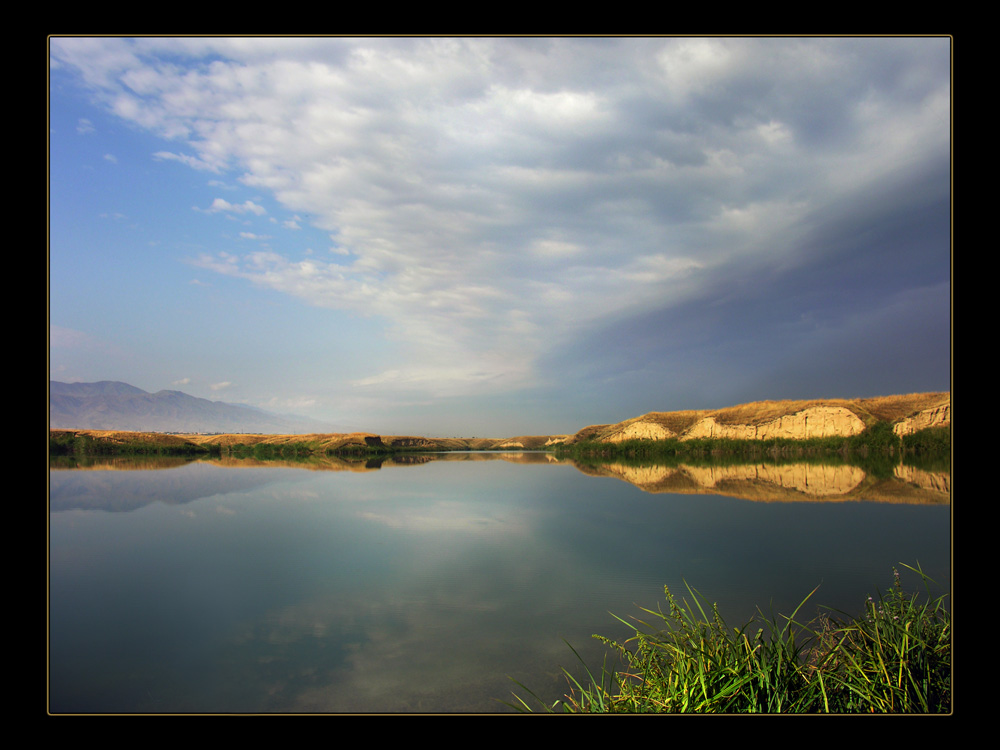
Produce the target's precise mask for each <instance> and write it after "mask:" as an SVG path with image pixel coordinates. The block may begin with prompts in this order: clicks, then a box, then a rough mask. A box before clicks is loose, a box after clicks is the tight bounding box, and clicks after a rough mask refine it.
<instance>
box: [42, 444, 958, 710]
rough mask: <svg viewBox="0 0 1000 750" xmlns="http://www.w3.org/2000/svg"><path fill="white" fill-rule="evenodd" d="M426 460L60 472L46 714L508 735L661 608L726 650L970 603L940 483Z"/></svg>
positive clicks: (119, 465) (848, 475)
mask: <svg viewBox="0 0 1000 750" xmlns="http://www.w3.org/2000/svg"><path fill="white" fill-rule="evenodd" d="M430 458H431V457H429V456H425V457H417V458H415V459H411V460H412V461H413V463H411V464H406V463H396V462H393V461H391V460H390V461H386V462H385V463H383V464H381V466H380V467H379V465H378V464H376V463H372V464H367V465H366V464H365V463H360V464H353V465H352V464H347V463H344V462H339V461H335V460H326V461H317V462H314V463H307V464H301V465H288V464H281V463H277V462H274V463H266V464H261V463H257V462H253V461H245V462H240V461H228V462H227V461H217V462H208V461H205V462H202V461H198V462H184V461H173V462H154V461H146V462H144V463H143V462H139V463H137V462H128V461H124V460H122V461H111V460H109V461H105V462H103V463H96V464H93V465H91V466H88V467H85V468H63V465H60V464H53V466H52V469H51V470H50V475H49V476H50V488H49V497H50V527H49V541H50V552H49V602H50V604H49V615H50V625H49V706H50V711H51V712H53V713H120V712H142V713H160V712H171V713H175V712H181V713H232V712H236V713H269V712H280V713H299V712H337V713H340V712H350V713H357V712H477V713H478V712H498V711H510V710H512V709H510V708H508V707H507V706H505V705H504V704H503V703H501V701H512V700H513V699H512V696H511V693H512V691H516V692H518V693H519V694H521V695H524V696H525V698H526V699H527V697H528V696H527V694H526V693H524V692H523V691H521V690H520V689H519V688H518V687H517V685H515V684H514V682H512V680H511V679H510V678H513V679H516V680H518V681H519V682H521V683H523V684H524V685H526V686H528V687H530V688H531V689H532V690H533V691H535V692H536V693H537V694H538V695H539V696H540V697H542V698H545V699H546V700H547V701H548V702H549V703H551V702H552V701H554V700H555V699H556V698H559V697H561V696H562V695H563V694H564V693H565V692H567V690H568V687H567V684H566V680H565V677H564V676H563V675H562V673H561V667H566V668H567V669H569V670H571V671H574V672H575V673H577V674H579V672H580V670H579V663H578V662H577V659H576V657H575V656H574V654H573V652H572V651H571V650H570V648H569V647H568V646H567V644H566V642H564V640H563V639H565V641H568V642H569V643H570V644H572V645H573V647H574V648H576V649H577V651H578V652H579V653H580V655H581V656H582V657H583V658H584V659H585V660H586V661H587V663H588V664H589V665H590V666H591V667H592V668H593V669H595V671H596V669H598V668H599V667H600V664H601V660H602V657H603V654H604V650H603V647H602V646H601V645H600V644H599V643H598V642H596V641H595V640H594V639H592V638H591V635H592V634H593V633H601V634H604V635H607V636H609V637H614V638H625V637H627V629H626V628H625V627H624V626H623V625H621V624H620V623H618V622H617V621H616V620H615V619H614V618H613V617H612V616H611V614H609V612H613V613H615V614H617V615H620V616H622V617H626V618H627V617H628V616H630V615H636V616H639V615H641V614H642V613H641V612H639V610H638V607H639V606H642V607H649V608H652V609H655V608H656V607H657V606H658V605H660V604H664V605H665V600H664V596H663V587H664V585H667V586H669V587H670V588H671V590H672V591H673V592H675V593H676V594H678V595H681V594H684V595H685V596H686V595H687V592H686V591H685V589H684V581H687V582H688V583H690V584H691V585H692V586H693V587H695V588H697V589H698V590H699V591H701V592H702V593H703V594H705V596H706V597H708V599H709V600H710V601H714V602H718V604H719V609H720V611H721V613H722V615H723V616H724V617H725V618H726V620H727V622H728V623H729V624H730V625H742V624H743V623H744V622H745V621H746V620H747V619H749V618H750V617H751V616H752V615H753V614H754V612H755V608H756V607H757V606H758V605H759V606H760V607H762V608H763V609H764V610H765V613H768V612H770V611H771V610H772V609H773V611H774V612H775V613H785V614H791V612H792V610H794V609H795V607H796V606H797V605H798V603H799V602H800V601H801V600H802V599H803V598H804V597H805V596H806V595H807V594H809V592H810V591H812V590H813V589H814V588H815V587H816V586H819V590H818V591H817V592H816V594H815V595H814V597H813V599H811V600H810V601H811V602H815V603H816V605H819V604H824V605H828V606H830V607H834V608H837V609H841V610H844V611H848V612H851V613H857V612H858V611H860V609H861V606H862V603H863V601H864V599H865V598H866V597H867V596H868V595H869V594H875V593H876V590H877V589H881V590H883V591H884V590H887V589H888V588H889V587H890V586H891V584H892V580H893V575H892V569H893V567H894V566H896V567H899V563H900V562H903V563H908V564H910V565H916V563H917V562H918V561H919V563H920V565H921V566H922V568H923V569H924V571H925V572H926V573H927V574H928V575H930V576H931V577H932V578H934V579H935V580H936V581H938V583H940V584H941V589H938V590H935V593H941V591H942V590H946V589H947V588H948V586H949V579H950V574H951V570H950V538H951V534H950V523H951V504H950V494H949V479H950V475H948V474H947V473H944V472H938V473H935V472H926V471H924V472H919V471H915V470H907V469H904V468H899V469H897V470H896V472H895V475H894V476H893V477H890V478H889V479H885V478H883V479H881V480H879V481H877V482H876V481H873V480H872V479H871V477H866V475H865V472H864V471H862V470H860V469H857V468H856V467H849V466H827V467H824V466H817V465H805V464H790V465H787V466H784V467H773V466H771V467H769V466H764V465H760V466H752V465H747V466H743V467H732V466H719V467H704V466H702V467H685V468H683V469H678V468H677V467H673V468H670V469H668V468H666V467H655V466H651V467H634V466H631V467H630V466H623V465H610V466H606V467H597V468H586V467H580V468H578V467H577V466H576V465H575V464H573V463H572V462H569V461H562V462H560V461H555V460H553V459H552V458H551V457H549V456H547V455H545V454H530V453H529V454H482V453H477V454H440V455H438V456H437V457H436V459H437V460H428V459H430ZM899 570H900V573H901V574H902V575H903V581H904V584H906V585H907V586H912V587H914V588H918V587H920V585H921V584H920V583H919V579H918V577H917V576H916V575H915V574H912V573H910V572H909V571H907V570H905V569H904V568H901V567H899ZM806 609H808V610H809V613H810V614H809V618H811V617H812V616H815V615H816V613H817V611H816V606H811V605H808V604H807V606H806ZM804 611H805V610H804ZM800 616H801V615H800ZM809 618H807V619H809Z"/></svg>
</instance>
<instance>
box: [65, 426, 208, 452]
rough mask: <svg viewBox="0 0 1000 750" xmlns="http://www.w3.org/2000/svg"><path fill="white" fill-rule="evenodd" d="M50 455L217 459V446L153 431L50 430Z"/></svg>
mask: <svg viewBox="0 0 1000 750" xmlns="http://www.w3.org/2000/svg"><path fill="white" fill-rule="evenodd" d="M49 455H50V456H219V455H221V450H220V448H219V446H213V445H199V444H197V443H193V442H191V441H190V440H185V439H184V438H181V437H178V436H176V435H163V434H159V433H155V432H149V433H146V432H128V433H121V432H107V433H97V432H90V431H78V430H49Z"/></svg>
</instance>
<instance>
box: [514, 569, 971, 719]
mask: <svg viewBox="0 0 1000 750" xmlns="http://www.w3.org/2000/svg"><path fill="white" fill-rule="evenodd" d="M904 567H906V568H909V569H910V570H913V571H914V572H916V573H918V574H919V575H920V576H921V578H922V579H923V581H924V583H925V588H927V593H926V596H921V595H919V594H909V593H906V592H904V591H903V589H902V587H901V586H900V583H899V574H898V572H897V571H896V570H895V569H894V570H893V573H894V575H895V581H894V585H893V588H892V589H891V590H890V591H889V593H888V594H885V595H883V594H881V593H880V594H878V596H876V597H869V598H868V600H867V601H866V602H865V607H864V614H862V615H860V616H858V617H849V616H844V615H843V613H836V614H834V615H830V614H826V613H822V614H820V615H819V617H817V618H816V619H815V620H813V621H812V622H809V623H800V622H799V621H798V620H797V619H796V618H797V617H798V615H799V612H800V611H801V610H802V608H803V606H804V605H805V604H806V602H807V601H808V600H809V599H810V598H811V597H812V596H813V594H815V593H816V590H815V589H814V590H813V591H812V592H811V593H810V594H809V596H807V597H806V598H805V599H803V601H802V602H801V603H800V604H799V606H798V607H796V609H795V611H794V612H792V614H791V615H789V616H787V617H786V616H781V617H771V618H765V617H764V616H763V614H760V613H759V614H758V616H757V617H754V618H753V619H751V620H750V621H749V622H748V623H747V624H746V625H744V626H743V627H742V628H731V627H729V626H727V625H726V623H725V621H724V620H723V619H722V616H721V615H720V614H719V611H718V609H717V608H716V607H715V605H714V604H713V605H710V604H709V603H708V600H707V599H706V598H705V597H704V596H703V595H702V594H700V593H699V592H698V591H697V590H695V589H693V588H691V587H690V586H687V584H685V586H686V587H687V591H688V594H689V595H690V601H689V600H687V599H682V600H680V601H678V600H677V598H676V597H675V596H674V595H673V593H671V591H670V590H669V588H666V587H664V592H665V594H666V598H667V603H668V604H669V608H668V611H666V612H664V611H662V610H660V609H658V610H656V611H654V610H649V609H645V608H643V609H642V611H643V612H644V613H646V615H649V616H650V617H649V618H648V619H649V620H650V621H649V622H645V621H643V620H639V619H638V618H636V623H637V624H632V623H630V622H626V621H625V620H622V619H621V618H619V617H617V616H615V617H616V619H618V620H619V621H620V622H622V623H625V624H626V625H628V626H629V628H631V629H632V631H633V632H634V635H633V636H632V637H630V638H628V639H627V640H626V641H624V642H622V643H618V642H616V641H614V640H611V639H609V638H605V637H604V636H600V635H595V636H594V637H595V638H597V639H598V640H600V641H601V642H602V643H604V644H605V645H606V646H608V647H609V649H610V650H611V652H612V653H614V654H615V655H616V656H617V657H618V659H619V661H620V667H619V668H617V669H614V668H608V666H607V661H605V665H604V667H603V668H602V669H601V674H600V675H599V676H595V675H594V674H593V673H592V672H591V671H590V669H589V668H587V667H586V664H583V667H584V671H585V672H586V677H585V679H584V680H583V681H582V682H581V681H580V680H579V679H578V678H576V677H574V676H573V675H572V674H571V673H570V672H568V671H566V670H564V671H565V672H566V676H567V681H568V684H569V688H570V691H569V693H568V694H567V695H566V696H565V697H564V699H561V700H558V701H556V702H555V703H553V704H551V705H548V704H546V703H544V702H542V701H541V700H540V699H539V698H538V697H537V696H536V695H535V694H534V693H532V692H531V691H530V690H528V691H527V692H528V694H529V695H530V696H531V698H532V699H534V701H535V702H537V703H538V704H540V707H541V710H542V711H545V712H548V713H552V712H555V711H564V712H568V713H722V714H739V713H894V714H898V713H903V714H911V713H948V712H949V711H950V710H951V614H950V612H949V610H948V609H947V607H946V606H945V603H944V600H945V598H946V597H945V596H940V597H937V598H932V597H931V595H930V591H929V587H927V586H926V584H927V583H933V581H931V580H930V579H929V578H928V577H927V576H926V575H924V573H923V571H921V570H920V569H919V566H918V567H917V568H911V567H910V566H908V565H906V566H904ZM567 645H568V644H567ZM570 648H571V649H572V646H571V647H570ZM573 653H574V654H576V651H575V649H574V650H573ZM577 658H578V659H579V655H577ZM581 664H582V660H581ZM518 684H519V685H520V683H518ZM520 687H522V688H523V689H525V690H527V688H524V686H523V685H520ZM515 699H516V700H517V703H516V704H510V703H508V704H507V705H509V706H511V707H513V708H516V709H518V710H520V711H532V710H533V709H532V706H531V705H529V704H528V702H527V701H526V700H524V699H522V698H521V697H519V696H517V695H516V694H515Z"/></svg>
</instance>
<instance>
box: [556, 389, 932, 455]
mask: <svg viewBox="0 0 1000 750" xmlns="http://www.w3.org/2000/svg"><path fill="white" fill-rule="evenodd" d="M878 422H889V423H890V424H892V425H893V428H894V430H895V431H896V432H897V434H906V433H907V432H913V431H915V430H918V429H922V428H923V427H930V426H950V425H951V393H950V392H942V393H911V394H907V395H901V396H880V397H877V398H858V399H811V400H807V401H806V400H799V401H792V400H789V401H755V402H753V403H749V404H740V405H738V406H730V407H726V408H724V409H715V410H707V409H705V410H691V411H674V412H650V413H648V414H643V415H642V416H641V417H633V418H632V419H627V420H625V421H624V422H618V423H616V424H611V425H591V426H589V427H584V428H583V429H582V430H580V431H579V432H577V433H576V434H575V435H574V436H573V437H572V438H570V439H569V440H567V441H566V442H567V443H568V444H569V443H578V442H581V441H595V442H605V443H618V442H622V441H624V440H637V439H638V440H662V439H666V438H677V439H679V440H689V439H694V438H735V439H743V440H747V439H749V440H753V439H758V440H762V439H768V438H775V437H782V438H789V439H798V440H801V439H805V438H811V437H829V436H845V437H846V436H850V435H857V434H859V433H861V432H863V431H864V430H865V429H866V428H868V427H870V426H871V425H873V424H876V423H878Z"/></svg>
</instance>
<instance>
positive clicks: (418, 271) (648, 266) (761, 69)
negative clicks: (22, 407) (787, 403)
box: [48, 37, 952, 437]
mask: <svg viewBox="0 0 1000 750" xmlns="http://www.w3.org/2000/svg"><path fill="white" fill-rule="evenodd" d="M49 52H50V71H49V209H50V218H49V227H50V231H49V269H48V272H49V323H50V331H49V337H50V340H49V370H50V377H51V379H53V380H59V381H64V382H77V381H81V382H93V381H99V380H120V381H124V382H127V383H130V384H132V385H134V386H137V387H139V388H142V389H144V390H147V391H150V392H155V391H158V390H162V389H170V390H181V391H184V392H185V393H189V394H191V395H193V396H197V397H200V398H208V399H211V400H218V401H227V402H230V403H238V404H246V405H250V406H255V407H258V408H262V409H266V410H268V411H272V412H275V413H279V414H294V415H301V416H307V417H311V418H313V419H316V420H321V421H323V422H324V423H325V424H328V425H330V427H331V431H341V430H343V431H347V430H367V431H373V432H380V433H383V434H420V435H426V436H431V437H447V436H462V437H509V436H515V435H534V434H562V433H573V432H576V431H577V430H579V429H580V428H582V427H585V426H587V425H591V424H604V423H613V422H618V421H621V420H624V419H628V418H630V417H634V416H639V415H641V414H644V413H646V412H650V411H675V410H682V409H715V408H722V407H725V406H730V405H734V404H739V403H745V402H748V401H756V400H764V399H810V398H858V397H869V396H879V395H890V394H896V393H913V392H922V391H943V390H949V389H950V379H951V260H952V256H951V106H952V104H951V79H952V71H951V53H952V41H951V40H950V39H949V38H947V37H885V38H878V37H854V38H821V37H812V38H810V37H802V38H795V37H720V38H712V37H648V38H647V37H609V38H574V37H556V38H533V37H522V38H506V37H486V38H461V37H431V38H410V37H388V38H379V37H350V38H338V37H326V38H310V37H273V38H267V37H264V38H250V37H246V38H241V37H231V38H201V37H180V38H169V37H146V38H124V37H52V38H50V40H49Z"/></svg>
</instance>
